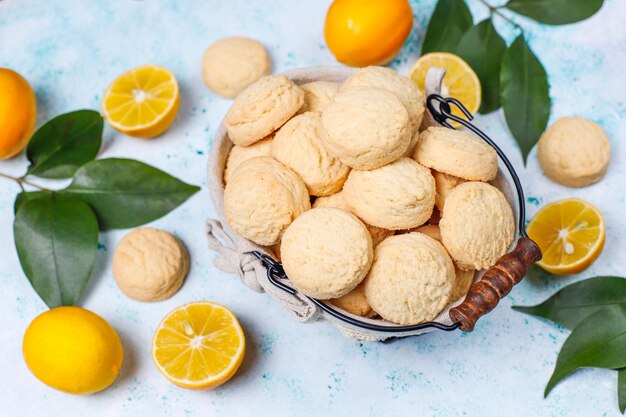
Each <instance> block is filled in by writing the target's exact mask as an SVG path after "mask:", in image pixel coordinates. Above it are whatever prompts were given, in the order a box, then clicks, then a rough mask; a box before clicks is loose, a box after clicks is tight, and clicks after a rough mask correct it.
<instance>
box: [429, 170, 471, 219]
mask: <svg viewBox="0 0 626 417" xmlns="http://www.w3.org/2000/svg"><path fill="white" fill-rule="evenodd" d="M431 173H432V174H433V178H435V206H437V208H438V209H439V211H443V204H444V202H445V201H446V198H447V197H448V195H449V194H450V191H452V190H453V189H454V187H456V186H457V185H460V184H463V183H464V182H466V181H465V180H464V179H463V178H459V177H455V176H454V175H448V174H444V173H443V172H439V171H435V170H434V169H433V170H432V171H431Z"/></svg>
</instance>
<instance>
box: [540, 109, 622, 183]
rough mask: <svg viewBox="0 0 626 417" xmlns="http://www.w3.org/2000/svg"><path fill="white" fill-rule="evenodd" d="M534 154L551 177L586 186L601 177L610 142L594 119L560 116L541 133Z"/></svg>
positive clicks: (557, 181) (556, 180) (561, 181)
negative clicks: (535, 153)
mask: <svg viewBox="0 0 626 417" xmlns="http://www.w3.org/2000/svg"><path fill="white" fill-rule="evenodd" d="M537 157H538V158H539V164H540V165H541V169H543V172H545V174H546V175H547V176H548V178H550V179H551V180H552V181H554V182H556V183H559V184H562V185H567V186H569V187H585V186H587V185H590V184H593V183H595V182H598V181H600V180H601V179H602V178H603V177H604V174H605V173H606V170H607V168H608V166H609V161H610V159H611V144H610V143H609V140H608V139H607V137H606V135H605V134H604V131H603V130H602V128H601V127H600V126H599V125H598V124H597V123H594V122H592V121H589V120H586V119H583V118H580V117H563V118H561V119H559V120H557V121H556V122H555V123H554V124H553V125H552V126H550V127H549V128H548V130H546V131H545V132H544V133H543V135H541V138H540V139H539V146H538V148H537Z"/></svg>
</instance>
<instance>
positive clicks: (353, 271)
mask: <svg viewBox="0 0 626 417" xmlns="http://www.w3.org/2000/svg"><path fill="white" fill-rule="evenodd" d="M280 253H281V255H282V262H283V268H284V269H285V273H286V274H287V276H288V277H289V279H290V280H291V282H292V283H293V285H294V286H295V287H296V288H297V289H298V290H299V291H300V292H302V293H303V294H305V295H308V296H309V297H313V298H319V299H329V298H337V297H341V296H343V295H345V294H348V293H349V292H350V291H352V290H353V289H354V288H355V287H356V286H357V285H359V283H360V282H361V281H362V280H363V278H364V277H365V275H366V274H367V271H369V269H370V266H371V265H372V258H373V250H372V238H371V237H370V234H369V233H368V232H367V229H366V228H365V225H364V224H363V223H361V221H360V220H359V219H357V218H356V216H355V215H354V214H352V213H349V212H347V211H345V210H341V209H336V208H330V207H320V208H314V209H311V210H309V211H307V212H306V213H304V214H303V215H302V216H300V217H298V218H297V219H296V220H295V221H294V222H293V223H292V224H291V225H290V226H289V227H288V228H287V230H286V231H285V234H284V235H283V240H282V242H281V244H280Z"/></svg>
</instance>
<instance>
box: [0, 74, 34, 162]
mask: <svg viewBox="0 0 626 417" xmlns="http://www.w3.org/2000/svg"><path fill="white" fill-rule="evenodd" d="M36 121H37V102H36V100H35V92H34V91H33V89H32V88H31V87H30V85H29V84H28V81H26V80H25V79H24V77H22V76H21V75H20V74H18V73H17V72H15V71H12V70H10V69H8V68H0V159H8V158H12V157H14V156H15V155H17V154H19V153H20V152H22V150H23V149H24V147H25V146H26V144H27V143H28V141H29V140H30V137H31V136H32V134H33V132H34V130H35V122H36Z"/></svg>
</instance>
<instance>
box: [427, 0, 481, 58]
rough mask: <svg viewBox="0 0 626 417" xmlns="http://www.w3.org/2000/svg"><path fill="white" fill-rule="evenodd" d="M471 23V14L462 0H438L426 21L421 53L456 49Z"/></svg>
mask: <svg viewBox="0 0 626 417" xmlns="http://www.w3.org/2000/svg"><path fill="white" fill-rule="evenodd" d="M472 23H473V21H472V14H471V13H470V11H469V8H468V7H467V5H466V4H465V1H464V0H439V2H438V3H437V7H435V11H434V12H433V14H432V16H431V18H430V22H428V28H427V29H426V35H425V36H424V43H423V44H422V54H425V53H427V52H454V51H456V49H457V45H458V44H459V41H460V40H461V37H462V36H463V34H464V33H465V32H466V31H467V30H468V29H469V28H470V27H471V26H472Z"/></svg>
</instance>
